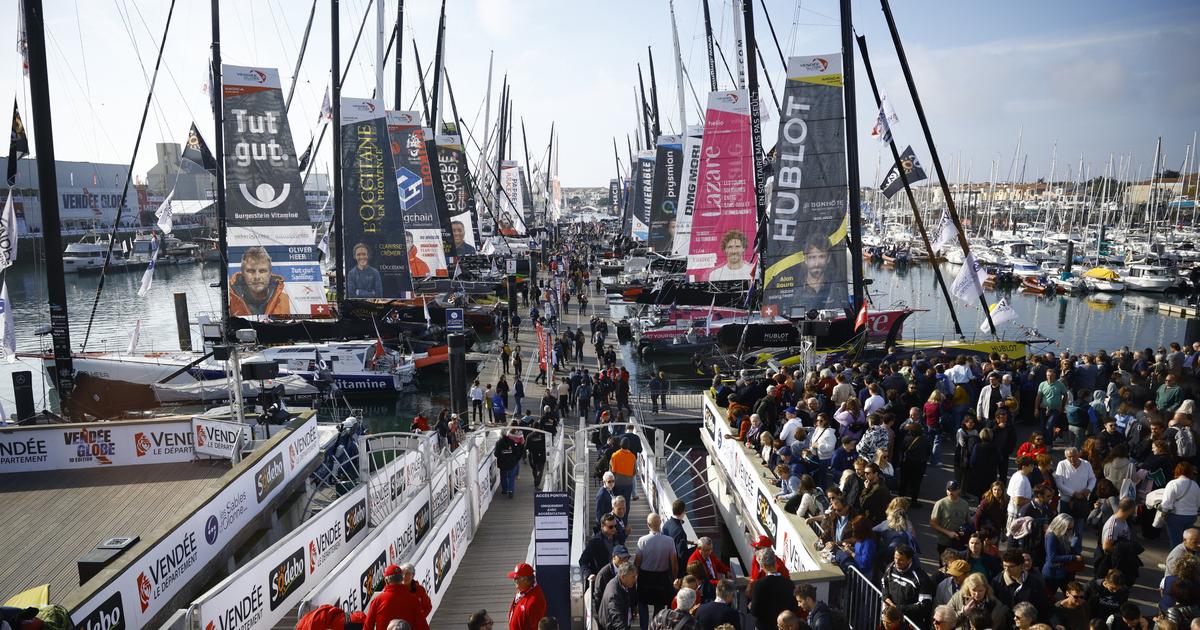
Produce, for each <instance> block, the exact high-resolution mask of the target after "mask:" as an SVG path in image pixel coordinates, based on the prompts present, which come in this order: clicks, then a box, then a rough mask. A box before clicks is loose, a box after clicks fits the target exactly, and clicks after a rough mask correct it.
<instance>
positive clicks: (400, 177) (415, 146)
mask: <svg viewBox="0 0 1200 630" xmlns="http://www.w3.org/2000/svg"><path fill="white" fill-rule="evenodd" d="M387 122H388V138H389V139H390V145H391V149H392V151H391V153H392V165H393V166H394V167H395V173H396V188H397V189H398V191H399V195H398V196H399V197H400V214H401V215H403V216H404V246H405V251H406V252H407V259H408V269H409V272H410V273H411V275H412V277H414V278H427V277H429V276H445V275H446V257H445V254H444V249H443V246H442V221H441V218H440V217H439V215H438V213H439V210H438V203H437V199H436V197H435V195H434V188H433V169H432V168H431V167H430V163H429V150H428V148H427V147H428V143H427V142H426V138H427V136H426V133H427V132H426V130H424V129H421V114H420V112H388V113H387Z"/></svg>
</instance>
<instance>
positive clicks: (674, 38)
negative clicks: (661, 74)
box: [667, 0, 688, 137]
mask: <svg viewBox="0 0 1200 630" xmlns="http://www.w3.org/2000/svg"><path fill="white" fill-rule="evenodd" d="M667 6H668V7H669V8H670V10H671V42H672V44H673V45H674V46H675V92H676V94H675V98H676V99H677V100H678V101H679V133H680V134H682V135H683V136H684V137H687V132H688V131H687V102H686V101H685V100H684V98H685V96H684V93H683V55H682V54H681V53H680V52H679V27H678V26H677V25H676V24H675V0H667Z"/></svg>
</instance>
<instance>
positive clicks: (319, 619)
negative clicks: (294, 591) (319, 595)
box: [296, 604, 346, 630]
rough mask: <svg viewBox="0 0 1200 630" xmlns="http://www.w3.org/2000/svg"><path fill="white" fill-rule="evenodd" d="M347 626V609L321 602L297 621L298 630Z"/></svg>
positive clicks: (319, 629) (335, 629)
mask: <svg viewBox="0 0 1200 630" xmlns="http://www.w3.org/2000/svg"><path fill="white" fill-rule="evenodd" d="M345 627H346V611H344V610H342V609H341V608H338V607H337V606H333V605H331V604H321V605H320V606H319V607H317V609H316V610H313V611H311V612H309V613H308V614H307V615H304V616H303V617H301V618H300V620H299V621H297V622H296V630H343V629H344V628H345Z"/></svg>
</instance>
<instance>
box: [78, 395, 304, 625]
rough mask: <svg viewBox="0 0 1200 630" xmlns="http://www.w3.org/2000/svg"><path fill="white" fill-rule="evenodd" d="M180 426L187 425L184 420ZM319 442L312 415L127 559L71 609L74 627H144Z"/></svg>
mask: <svg viewBox="0 0 1200 630" xmlns="http://www.w3.org/2000/svg"><path fill="white" fill-rule="evenodd" d="M183 424H185V425H188V426H189V427H190V425H189V423H187V422H186V421H185V422H183ZM188 433H189V435H190V434H191V431H190V430H189V431H188ZM319 441H320V440H319V434H318V430H317V419H316V416H315V415H313V416H311V417H310V418H309V419H308V420H307V421H306V422H304V423H303V424H301V425H300V426H299V427H297V428H296V430H295V431H293V432H292V433H291V434H289V435H288V436H287V437H286V438H284V439H283V440H282V441H281V442H279V443H277V444H276V445H275V446H274V447H273V448H271V450H270V451H268V452H267V453H265V454H264V455H263V456H262V458H261V459H260V460H259V461H258V462H256V463H255V465H254V466H252V467H249V468H247V469H246V470H245V471H243V472H242V473H241V474H240V475H239V476H238V477H237V478H235V479H234V480H232V481H231V482H230V483H229V485H227V486H225V488H224V489H223V490H221V492H220V493H219V494H218V495H217V496H215V497H213V499H212V500H210V501H209V502H208V503H206V504H204V505H203V506H201V507H200V508H199V509H197V510H196V511H195V512H194V513H192V515H191V516H190V517H188V519H187V520H185V521H183V522H182V523H181V524H180V525H179V526H178V527H176V528H175V529H174V530H173V531H171V532H170V533H169V534H168V535H166V536H164V537H162V538H161V539H159V540H158V541H157V542H156V543H155V544H154V545H153V546H151V547H150V548H149V549H147V550H145V551H144V552H143V553H142V554H141V555H140V557H138V558H137V559H136V560H133V561H132V562H130V563H129V564H128V565H127V566H126V567H125V569H124V570H123V571H122V572H121V573H120V574H118V575H116V576H115V577H113V578H112V579H111V581H109V583H108V584H107V585H105V586H104V587H102V588H100V589H99V590H98V591H96V593H95V594H94V595H93V596H92V597H91V599H89V600H88V601H87V602H85V603H84V604H82V605H80V606H77V607H76V608H75V609H74V610H72V611H71V618H72V619H75V620H77V624H76V625H77V626H78V627H80V628H111V627H115V626H116V625H117V624H124V626H125V627H129V628H142V627H145V626H146V625H147V624H148V623H149V621H150V620H151V619H152V618H153V617H154V616H155V615H157V614H158V613H159V612H160V611H161V610H162V609H163V607H164V606H166V605H167V603H168V602H170V601H171V598H172V597H174V596H175V594H176V593H178V592H179V590H180V589H181V588H183V586H184V585H185V584H187V583H188V582H190V581H191V580H192V579H193V578H195V577H196V576H197V575H198V574H199V573H200V571H201V569H202V568H203V567H205V566H207V565H208V563H209V562H211V561H212V560H214V559H216V558H218V557H219V556H220V555H221V553H222V552H224V551H225V548H226V546H227V545H228V544H229V542H230V541H231V540H232V539H233V536H234V535H235V534H236V533H237V532H239V531H241V530H242V529H243V528H245V527H246V526H247V525H248V524H249V523H250V522H251V521H252V520H253V519H254V518H255V517H257V516H258V515H259V514H260V513H261V512H262V510H263V508H264V507H265V506H266V505H268V504H269V503H270V500H271V499H273V498H275V496H276V495H277V494H279V492H280V491H281V490H282V488H283V487H284V486H286V485H287V484H288V483H289V482H290V481H291V480H292V479H293V478H295V477H296V476H297V475H299V474H301V473H302V472H304V470H305V468H306V467H307V465H308V464H309V463H310V462H311V461H312V460H313V458H315V457H317V456H319V454H320V448H319ZM189 450H190V449H189ZM188 459H189V460H190V459H191V456H190V454H189V456H188ZM147 509H155V506H147Z"/></svg>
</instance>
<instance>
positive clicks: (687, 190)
mask: <svg viewBox="0 0 1200 630" xmlns="http://www.w3.org/2000/svg"><path fill="white" fill-rule="evenodd" d="M703 134H704V127H702V126H700V125H694V126H690V127H688V134H687V136H686V137H684V139H683V192H682V194H681V195H680V199H679V212H678V213H676V217H675V239H674V242H673V243H672V244H671V254H672V255H673V256H687V254H688V248H689V246H690V245H691V244H692V209H693V208H695V207H696V190H697V186H696V185H697V183H698V182H697V179H696V177H697V176H698V175H699V174H700V142H701V138H702V137H703Z"/></svg>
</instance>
